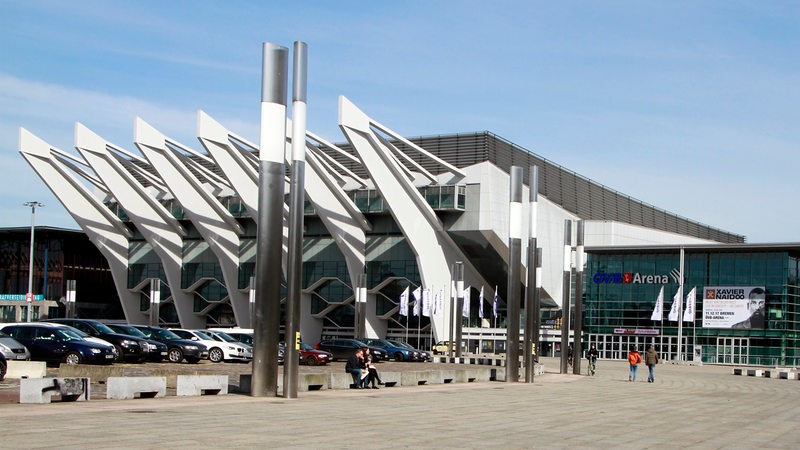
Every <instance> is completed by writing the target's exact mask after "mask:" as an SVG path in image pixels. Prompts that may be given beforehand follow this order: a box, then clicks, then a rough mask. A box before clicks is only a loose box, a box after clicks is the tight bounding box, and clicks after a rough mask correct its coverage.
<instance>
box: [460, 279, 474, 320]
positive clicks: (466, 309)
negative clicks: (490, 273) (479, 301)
mask: <svg viewBox="0 0 800 450" xmlns="http://www.w3.org/2000/svg"><path fill="white" fill-rule="evenodd" d="M471 290H472V286H467V288H466V289H464V307H463V308H462V310H461V315H462V316H463V317H466V318H467V319H469V306H470V305H469V304H470V302H471V301H472V298H471V296H472V294H470V291H471Z"/></svg>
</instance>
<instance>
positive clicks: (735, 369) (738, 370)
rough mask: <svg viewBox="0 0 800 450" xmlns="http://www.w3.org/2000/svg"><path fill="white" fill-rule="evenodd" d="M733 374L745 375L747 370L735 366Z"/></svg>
mask: <svg viewBox="0 0 800 450" xmlns="http://www.w3.org/2000/svg"><path fill="white" fill-rule="evenodd" d="M732 374H733V375H744V374H745V370H744V369H742V368H741V367H734V368H733V371H732Z"/></svg>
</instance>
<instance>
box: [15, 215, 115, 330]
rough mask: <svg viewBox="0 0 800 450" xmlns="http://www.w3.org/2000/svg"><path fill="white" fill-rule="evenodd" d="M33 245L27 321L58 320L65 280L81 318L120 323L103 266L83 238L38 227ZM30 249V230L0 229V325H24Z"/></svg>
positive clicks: (74, 232)
mask: <svg viewBox="0 0 800 450" xmlns="http://www.w3.org/2000/svg"><path fill="white" fill-rule="evenodd" d="M33 241H34V249H33V294H34V300H33V302H32V305H33V309H32V311H31V320H38V319H44V318H48V317H59V316H63V315H64V312H65V311H64V310H65V302H66V298H67V282H68V281H69V280H74V281H75V288H76V289H75V306H76V311H77V312H78V313H79V314H80V316H81V317H87V318H88V317H104V318H123V317H124V316H123V314H122V308H121V307H120V305H119V297H118V296H117V290H116V288H115V286H114V280H113V279H112V278H111V272H110V271H109V269H108V263H107V262H106V259H105V258H104V257H103V255H102V254H101V253H100V251H99V250H98V249H97V247H96V246H94V245H93V244H92V243H91V242H90V241H89V238H88V237H87V236H86V233H84V232H83V231H78V230H66V229H62V228H53V227H47V226H39V227H36V228H35V229H34V240H33ZM30 246H31V229H30V227H19V228H1V229H0V322H18V321H25V320H27V305H28V304H27V302H26V294H27V292H28V274H29V273H30Z"/></svg>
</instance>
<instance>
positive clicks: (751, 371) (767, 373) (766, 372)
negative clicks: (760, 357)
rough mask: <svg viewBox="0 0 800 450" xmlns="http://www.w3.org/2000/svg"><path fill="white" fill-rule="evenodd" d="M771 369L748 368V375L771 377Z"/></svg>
mask: <svg viewBox="0 0 800 450" xmlns="http://www.w3.org/2000/svg"><path fill="white" fill-rule="evenodd" d="M770 375H771V374H770V371H769V370H764V369H747V376H748V377H764V378H769V377H770Z"/></svg>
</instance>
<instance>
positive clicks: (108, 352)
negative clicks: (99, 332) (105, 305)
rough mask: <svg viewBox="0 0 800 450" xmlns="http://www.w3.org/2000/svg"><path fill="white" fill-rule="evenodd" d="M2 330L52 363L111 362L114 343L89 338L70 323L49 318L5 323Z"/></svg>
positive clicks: (33, 354)
mask: <svg viewBox="0 0 800 450" xmlns="http://www.w3.org/2000/svg"><path fill="white" fill-rule="evenodd" d="M0 330H2V331H4V332H5V333H7V334H8V335H10V336H11V337H12V338H14V339H15V340H17V341H19V342H20V343H21V344H23V345H25V347H27V348H28V350H29V351H30V352H31V359H32V360H34V361H45V362H46V363H48V364H50V365H57V364H60V363H65V364H70V365H73V364H112V363H113V362H114V358H115V353H114V346H113V345H111V344H109V343H105V344H102V343H100V342H97V341H92V340H89V339H86V338H84V337H83V336H82V333H81V332H80V331H78V330H76V329H74V328H72V327H70V326H67V325H61V324H56V323H46V322H30V323H15V324H4V325H3V326H2V327H0Z"/></svg>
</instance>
